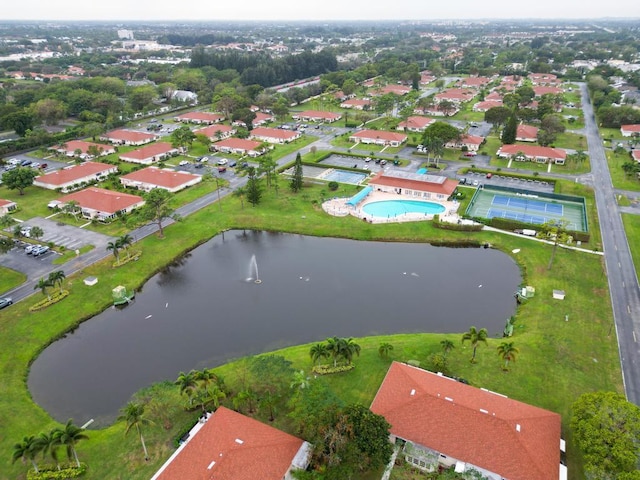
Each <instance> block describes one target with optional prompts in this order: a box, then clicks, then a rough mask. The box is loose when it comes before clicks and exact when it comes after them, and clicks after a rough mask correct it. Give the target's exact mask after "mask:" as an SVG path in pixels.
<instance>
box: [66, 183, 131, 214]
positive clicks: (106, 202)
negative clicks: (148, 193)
mask: <svg viewBox="0 0 640 480" xmlns="http://www.w3.org/2000/svg"><path fill="white" fill-rule="evenodd" d="M58 202H59V204H58V205H59V206H62V205H64V204H67V203H69V202H77V203H78V206H79V207H80V209H81V210H82V216H83V217H84V218H89V219H97V220H100V221H106V220H111V219H114V218H116V216H117V215H119V214H125V213H130V212H131V211H133V210H135V209H136V208H140V207H142V206H143V205H144V199H143V198H142V197H140V196H138V195H131V194H129V193H122V192H115V191H113V190H105V189H104V188H97V187H89V188H85V189H84V190H80V191H79V192H74V193H70V194H69V195H65V196H64V197H61V198H59V199H58Z"/></svg>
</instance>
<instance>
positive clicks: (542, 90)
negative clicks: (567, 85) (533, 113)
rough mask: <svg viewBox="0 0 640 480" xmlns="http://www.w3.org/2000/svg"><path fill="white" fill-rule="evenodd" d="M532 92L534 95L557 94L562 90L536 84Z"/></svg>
mask: <svg viewBox="0 0 640 480" xmlns="http://www.w3.org/2000/svg"><path fill="white" fill-rule="evenodd" d="M533 92H534V93H535V94H536V97H541V96H542V95H547V94H551V95H559V94H561V93H563V92H564V90H562V89H561V88H559V87H548V86H536V87H533Z"/></svg>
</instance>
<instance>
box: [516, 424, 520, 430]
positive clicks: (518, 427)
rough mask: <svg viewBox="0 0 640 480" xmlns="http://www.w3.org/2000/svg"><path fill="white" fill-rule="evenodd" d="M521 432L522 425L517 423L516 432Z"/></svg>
mask: <svg viewBox="0 0 640 480" xmlns="http://www.w3.org/2000/svg"><path fill="white" fill-rule="evenodd" d="M519 431H520V424H519V423H516V432H519Z"/></svg>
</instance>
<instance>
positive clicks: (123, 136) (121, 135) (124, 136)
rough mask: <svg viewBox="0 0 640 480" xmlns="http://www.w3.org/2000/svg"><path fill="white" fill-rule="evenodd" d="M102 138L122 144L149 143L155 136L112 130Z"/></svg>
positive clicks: (132, 131) (131, 131)
mask: <svg viewBox="0 0 640 480" xmlns="http://www.w3.org/2000/svg"><path fill="white" fill-rule="evenodd" d="M104 138H108V139H109V140H112V141H113V140H116V141H124V142H149V141H151V140H154V139H155V138H156V136H155V135H154V134H153V133H145V132H137V131H135V130H112V131H111V132H107V133H105V134H104Z"/></svg>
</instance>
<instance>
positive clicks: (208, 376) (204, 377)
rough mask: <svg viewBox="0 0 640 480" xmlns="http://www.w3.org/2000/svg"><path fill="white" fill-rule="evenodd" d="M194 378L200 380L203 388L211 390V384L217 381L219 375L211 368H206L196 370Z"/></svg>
mask: <svg viewBox="0 0 640 480" xmlns="http://www.w3.org/2000/svg"><path fill="white" fill-rule="evenodd" d="M194 379H195V380H196V382H200V385H201V386H202V388H204V389H205V390H209V385H211V384H214V383H216V382H217V380H218V377H217V376H216V374H215V373H213V372H212V371H211V370H208V369H206V368H204V369H202V370H198V371H196V372H194Z"/></svg>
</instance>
